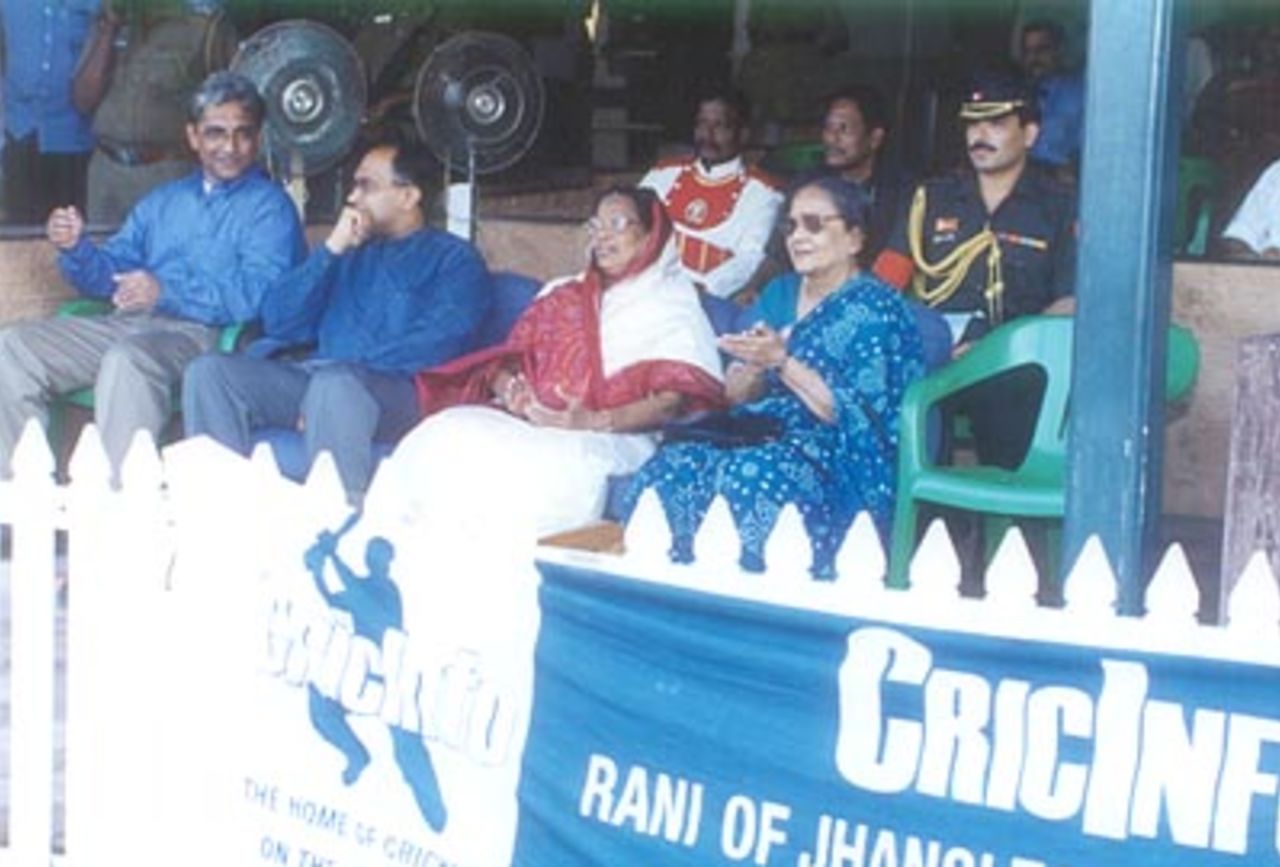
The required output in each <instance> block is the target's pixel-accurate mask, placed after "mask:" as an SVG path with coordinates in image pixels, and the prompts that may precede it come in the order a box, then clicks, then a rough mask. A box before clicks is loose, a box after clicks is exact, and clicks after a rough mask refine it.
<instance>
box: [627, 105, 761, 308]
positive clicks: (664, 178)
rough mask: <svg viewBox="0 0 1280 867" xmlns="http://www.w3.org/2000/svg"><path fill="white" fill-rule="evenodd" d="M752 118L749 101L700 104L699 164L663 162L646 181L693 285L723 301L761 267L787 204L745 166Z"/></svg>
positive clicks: (696, 134)
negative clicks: (663, 208)
mask: <svg viewBox="0 0 1280 867" xmlns="http://www.w3.org/2000/svg"><path fill="white" fill-rule="evenodd" d="M749 117H750V107H749V104H748V103H747V100H746V97H745V96H743V95H742V94H739V93H736V92H729V91H726V92H714V93H710V94H708V95H707V96H706V97H705V98H704V99H702V100H701V101H700V102H699V103H698V115H697V118H696V120H695V121H694V127H693V145H694V156H693V157H692V158H689V157H679V158H673V159H668V160H662V161H660V162H659V163H658V164H657V165H656V166H654V167H653V168H652V169H651V170H650V171H649V173H648V174H646V175H645V176H644V178H642V179H641V181H640V186H642V187H649V188H650V189H652V190H653V191H654V192H656V193H657V194H658V196H659V197H660V198H661V199H662V202H663V204H664V205H666V207H667V213H669V214H670V215H671V220H672V222H673V223H675V227H676V244H677V246H678V248H679V250H680V261H681V263H682V264H683V265H684V269H685V272H686V273H687V274H688V275H689V278H690V279H691V280H693V282H694V283H695V284H697V285H698V286H699V287H700V288H702V289H703V290H705V291H707V292H709V293H710V294H712V295H715V296H717V297H719V298H729V297H731V296H732V295H733V294H734V293H736V292H738V291H739V290H740V289H742V288H743V287H744V286H745V285H746V283H747V281H748V280H750V279H751V276H752V275H753V274H754V273H755V271H756V269H757V268H758V267H760V264H761V263H762V262H763V261H764V258H765V245H766V244H767V243H768V241H769V235H770V233H771V232H772V231H773V223H774V219H775V218H776V217H777V213H778V207H779V206H780V205H781V204H782V193H781V192H780V191H779V189H778V185H777V183H776V182H775V181H774V180H773V179H772V178H770V177H769V176H768V175H766V174H764V173H763V172H761V171H759V170H757V169H755V168H754V167H750V166H748V165H747V164H746V163H745V162H744V161H743V159H742V147H743V145H744V144H745V143H746V140H747V134H748V127H747V124H748V120H749Z"/></svg>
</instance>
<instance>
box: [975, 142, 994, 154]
mask: <svg viewBox="0 0 1280 867" xmlns="http://www.w3.org/2000/svg"><path fill="white" fill-rule="evenodd" d="M995 150H996V147H995V145H993V144H990V143H988V142H985V141H976V142H974V143H973V144H971V145H969V153H976V152H978V151H991V152H992V153H995Z"/></svg>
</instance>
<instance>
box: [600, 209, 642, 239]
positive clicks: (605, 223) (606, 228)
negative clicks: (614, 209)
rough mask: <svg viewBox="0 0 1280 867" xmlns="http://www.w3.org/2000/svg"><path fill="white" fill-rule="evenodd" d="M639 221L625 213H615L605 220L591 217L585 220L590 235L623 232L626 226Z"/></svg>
mask: <svg viewBox="0 0 1280 867" xmlns="http://www.w3.org/2000/svg"><path fill="white" fill-rule="evenodd" d="M639 222H640V221H639V220H637V219H636V218H635V217H628V216H627V215H626V214H615V215H614V216H612V217H610V218H609V219H607V220H602V219H600V218H599V217H592V218H591V219H590V220H587V234H588V235H592V236H595V235H600V234H603V233H604V232H613V233H614V234H617V233H618V232H625V231H626V230H627V228H628V227H630V226H634V225H637V224H638V223H639Z"/></svg>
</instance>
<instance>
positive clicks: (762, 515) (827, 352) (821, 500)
mask: <svg viewBox="0 0 1280 867" xmlns="http://www.w3.org/2000/svg"><path fill="white" fill-rule="evenodd" d="M779 279H780V280H784V281H785V280H794V279H795V278H794V276H793V275H785V276H784V277H782V278H779ZM770 288H772V287H766V290H765V291H766V292H768V291H769V289H770ZM787 352H788V353H789V354H790V355H791V356H792V357H794V358H795V359H797V360H798V361H801V362H803V363H804V364H805V365H806V366H807V367H809V368H810V369H811V370H813V371H814V372H816V373H817V374H818V375H819V376H821V377H822V380H823V381H824V382H825V383H826V384H827V387H828V388H829V389H830V390H831V393H832V395H833V397H834V398H835V418H834V421H833V422H824V421H823V420H821V419H820V418H818V417H817V416H816V415H814V414H813V412H812V411H810V410H809V408H808V407H806V406H805V405H804V403H803V402H802V401H801V400H800V398H799V397H797V396H796V395H795V394H794V393H793V392H792V391H791V390H790V389H789V388H787V386H785V385H784V384H783V383H782V382H781V381H780V380H779V379H778V378H777V377H776V376H771V377H770V381H769V386H768V389H767V390H766V392H765V394H764V395H763V396H762V397H760V398H759V399H758V400H755V401H753V402H751V403H749V404H744V405H741V406H738V407H736V408H735V409H734V410H733V413H734V414H755V415H759V414H764V415H769V416H773V417H775V418H777V419H780V420H781V422H782V426H783V433H782V435H781V437H779V438H778V439H776V440H773V441H771V442H768V443H764V444H761V445H754V446H745V447H740V448H721V447H718V446H714V445H711V444H709V443H702V442H682V443H677V444H671V445H668V446H664V447H663V448H662V449H661V450H659V452H658V453H657V454H656V455H655V456H654V457H653V458H651V459H650V460H649V462H648V463H646V464H645V465H644V467H642V468H641V470H640V472H639V473H638V474H637V476H636V478H635V480H634V482H633V483H632V486H631V489H630V490H629V491H628V494H627V498H626V503H625V514H627V515H630V514H631V512H632V510H633V509H634V508H635V503H636V501H637V500H638V499H639V497H640V494H641V492H643V491H644V490H645V489H646V488H649V487H652V488H654V489H655V490H656V491H657V492H658V495H659V497H660V498H661V500H662V504H663V508H664V510H665V512H666V515H667V520H668V522H669V523H670V525H671V529H672V550H671V557H672V559H673V560H676V561H677V562H688V561H690V560H692V559H693V539H694V536H695V534H696V532H697V530H698V527H699V526H700V525H701V523H702V519H703V518H704V517H705V515H706V513H707V510H708V509H709V508H710V506H711V503H712V501H713V500H714V498H715V497H716V495H717V494H721V495H723V496H724V497H725V499H726V500H727V501H728V503H729V507H730V510H731V511H732V513H733V518H734V521H735V523H736V524H737V527H738V533H739V535H740V537H741V539H742V555H741V565H742V567H743V568H744V569H748V570H751V571H761V570H763V569H764V546H765V542H766V540H767V539H768V537H769V534H770V532H772V530H773V527H774V524H775V523H776V522H777V519H778V514H779V513H780V512H781V510H782V507H783V506H784V505H786V504H787V503H795V504H796V506H797V507H798V508H799V510H800V514H801V515H802V516H803V518H804V524H805V527H806V529H807V530H808V532H809V537H810V539H811V541H812V546H813V563H812V566H811V571H812V572H813V574H814V576H815V577H820V578H828V577H831V576H832V575H833V574H834V560H835V555H836V552H837V551H838V550H839V547H840V543H841V542H842V541H843V540H844V537H845V534H846V533H847V532H848V529H849V527H850V526H851V525H852V523H853V519H854V518H855V517H857V515H858V513H859V512H860V511H863V510H864V509H865V510H867V511H868V512H870V514H871V516H872V518H873V519H874V520H875V522H876V525H877V527H878V528H879V529H880V531H881V533H882V534H884V533H885V532H886V531H887V529H888V523H889V520H890V519H891V517H892V515H893V495H894V478H895V470H896V467H897V447H898V411H899V408H900V406H901V404H902V396H903V392H905V391H906V388H907V386H908V385H909V384H910V383H911V382H912V381H913V380H915V379H916V378H917V377H919V376H920V375H921V374H922V373H923V372H924V361H923V353H922V349H921V343H920V334H919V331H918V329H917V327H916V323H915V320H914V318H913V316H912V314H911V312H910V311H909V309H908V307H907V305H906V303H905V302H904V301H903V300H902V298H901V297H900V296H899V295H898V293H897V292H896V291H894V290H893V289H892V288H890V287H889V286H887V285H885V284H884V283H882V282H880V281H879V280H878V279H876V278H875V277H873V276H870V275H863V274H860V275H858V276H856V277H854V278H853V279H852V280H850V281H849V282H848V283H846V284H845V285H844V286H842V287H841V288H840V289H838V290H836V291H835V292H833V293H832V294H831V295H829V296H828V297H827V298H825V299H823V301H822V302H821V303H819V304H818V306H816V307H814V308H813V310H811V311H810V312H809V313H808V315H806V316H805V317H804V318H803V319H800V320H799V321H797V322H796V323H795V325H794V327H793V328H792V330H791V334H790V335H789V336H788V338H787Z"/></svg>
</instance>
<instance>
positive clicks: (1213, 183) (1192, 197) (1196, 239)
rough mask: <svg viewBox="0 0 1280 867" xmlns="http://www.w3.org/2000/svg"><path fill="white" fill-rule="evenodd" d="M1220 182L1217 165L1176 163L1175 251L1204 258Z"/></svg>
mask: <svg viewBox="0 0 1280 867" xmlns="http://www.w3.org/2000/svg"><path fill="white" fill-rule="evenodd" d="M1221 180H1222V170H1221V169H1220V168H1219V167H1218V164H1217V163H1216V162H1214V161H1213V160H1211V159H1208V158H1206V157H1182V158H1181V159H1180V160H1178V210H1177V213H1176V215H1175V217H1174V227H1173V237H1174V252H1176V253H1181V254H1183V255H1187V256H1204V255H1205V252H1206V251H1207V250H1208V247H1209V228H1210V224H1211V218H1212V215H1213V204H1214V201H1215V199H1216V197H1217V195H1218V188H1219V185H1220V184H1221Z"/></svg>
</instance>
